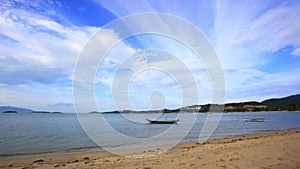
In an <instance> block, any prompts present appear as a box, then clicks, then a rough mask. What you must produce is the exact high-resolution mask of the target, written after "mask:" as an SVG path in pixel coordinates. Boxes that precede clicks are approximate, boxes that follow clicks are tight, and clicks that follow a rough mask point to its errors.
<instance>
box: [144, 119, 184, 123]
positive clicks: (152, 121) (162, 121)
mask: <svg viewBox="0 0 300 169" xmlns="http://www.w3.org/2000/svg"><path fill="white" fill-rule="evenodd" d="M147 121H149V122H150V123H151V124H175V123H177V122H178V120H161V121H157V120H149V119H147Z"/></svg>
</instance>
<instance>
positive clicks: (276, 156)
mask: <svg viewBox="0 0 300 169" xmlns="http://www.w3.org/2000/svg"><path fill="white" fill-rule="evenodd" d="M160 151H161V150H160V149H159V148H145V149H138V150H132V151H129V150H127V152H128V153H133V154H135V155H138V156H139V157H144V156H147V154H152V155H153V154H159V152H160ZM299 157H300V129H295V130H286V131H274V132H266V133H260V134H250V135H240V136H234V137H229V138H223V139H215V140H209V141H206V142H204V143H195V142H191V143H182V144H179V145H177V146H176V147H174V148H172V149H171V150H169V151H167V152H164V153H162V154H160V155H155V156H153V157H148V158H127V157H124V156H118V155H114V154H111V153H108V152H90V153H79V154H65V155H47V156H39V157H30V158H22V159H13V160H1V161H0V168H23V169H30V168H95V169H96V168H124V169H127V168H128V169H132V168H141V169H152V168H178V169H179V168H180V169H181V168H195V169H196V168H209V169H210V168H236V169H239V168H270V169H277V168H278V169H279V168H284V169H286V168H289V169H292V168H300V158H299Z"/></svg>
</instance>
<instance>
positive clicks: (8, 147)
mask: <svg viewBox="0 0 300 169" xmlns="http://www.w3.org/2000/svg"><path fill="white" fill-rule="evenodd" d="M209 116H210V117H209ZM178 117H180V118H179V119H180V121H179V122H178V124H149V123H148V122H147V120H146V119H152V120H153V119H160V120H165V119H167V120H172V119H176V118H178ZM209 118H210V119H209ZM245 118H265V121H264V122H244V121H243V119H245ZM99 119H100V120H99ZM206 123H207V124H210V125H208V126H212V127H211V128H210V129H211V130H209V131H211V133H209V134H207V133H206V134H204V135H203V133H202V134H201V132H203V131H205V130H204V129H205V127H206V129H207V126H206ZM87 124H88V125H87ZM0 126H1V127H0V159H11V158H20V157H24V156H25V157H26V156H34V155H43V154H64V153H77V152H91V151H104V150H105V149H106V148H115V149H120V150H122V149H127V148H131V147H134V145H136V144H137V143H139V144H141V143H142V146H143V145H144V146H147V144H143V141H144V142H145V143H146V142H147V141H148V142H149V138H155V139H153V140H155V143H156V144H162V145H163V144H168V143H170V142H171V140H173V141H174V140H176V141H177V142H178V143H179V142H196V141H199V139H200V140H201V137H204V136H206V137H208V138H207V139H215V138H225V137H228V136H234V135H241V134H252V133H260V132H265V131H275V130H286V129H295V128H300V113H299V112H235V113H223V114H218V113H198V114H192V113H180V115H179V114H177V113H170V114H147V113H141V114H136V113H129V114H126V115H123V114H80V116H78V115H77V114H75V113H62V114H58V113H7V114H6V113H0ZM87 126H88V127H87ZM214 126H215V127H214ZM169 130H170V131H171V130H173V133H172V132H169ZM91 131H92V132H91ZM174 131H175V132H174ZM168 132H169V133H168ZM116 133H118V134H119V137H115V136H116ZM95 135H96V136H95ZM161 135H164V137H160V136H161ZM95 138H96V139H97V138H100V139H99V140H96V141H95ZM123 138H124V139H123ZM128 138H130V141H128ZM132 140H137V141H136V142H134V141H132ZM202 140H203V139H202ZM152 142H153V141H152ZM177 142H176V143H177Z"/></svg>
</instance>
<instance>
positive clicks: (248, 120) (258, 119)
mask: <svg viewBox="0 0 300 169" xmlns="http://www.w3.org/2000/svg"><path fill="white" fill-rule="evenodd" d="M264 121H265V118H255V119H244V122H264Z"/></svg>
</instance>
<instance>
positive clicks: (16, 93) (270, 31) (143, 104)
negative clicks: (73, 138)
mask: <svg viewBox="0 0 300 169" xmlns="http://www.w3.org/2000/svg"><path fill="white" fill-rule="evenodd" d="M145 12H154V13H157V15H158V16H159V13H164V14H170V15H172V16H176V17H179V18H182V19H184V20H185V21H187V22H189V23H191V24H193V25H194V26H195V27H196V28H197V29H199V30H200V31H201V32H202V33H203V34H204V35H205V37H206V38H207V39H208V40H209V42H210V43H211V45H212V46H213V47H214V49H215V51H216V53H217V54H218V58H219V61H220V63H221V65H222V69H223V71H224V77H225V86H226V89H225V91H224V92H225V102H235V101H250V100H257V101H262V100H264V99H268V98H274V97H284V96H288V95H292V94H298V93H300V78H299V73H300V67H299V65H300V38H299V37H300V22H299V16H300V1H294V0H289V1H281V0H264V1H256V2H254V1H250V0H246V1H245V0H241V1H239V0H234V1H233V0H232V1H231V0H228V1H221V0H220V1H219V0H215V1H214V0H191V1H179V0H178V1H176V0H174V1H160V0H148V1H147V0H144V1H139V0H131V1H122V0H116V1H109V0H74V1H69V0H40V1H39V0H37V1H27V0H0V94H1V97H0V106H18V107H25V108H30V109H34V110H48V111H63V112H74V105H76V102H75V103H74V99H73V77H74V71H75V69H76V64H77V61H78V58H79V57H80V55H81V52H82V50H83V49H84V48H85V47H86V45H87V44H88V42H89V40H90V39H91V38H92V37H93V36H94V35H95V34H97V33H98V32H99V31H101V32H102V34H101V39H100V40H101V44H98V45H102V46H105V45H109V44H110V43H111V41H114V40H119V41H120V43H118V44H117V45H115V46H113V47H112V48H111V50H110V51H109V52H108V53H107V55H105V56H104V58H103V60H102V62H101V63H99V64H98V65H97V72H96V74H95V75H94V81H93V83H94V87H95V88H94V97H95V100H96V102H97V104H98V106H99V107H101V111H111V110H116V109H118V110H119V109H129V108H134V109H137V110H146V109H159V108H177V107H180V106H186V105H192V104H205V103H211V102H212V92H213V89H212V84H211V83H212V82H211V79H210V77H209V75H208V73H207V70H206V69H205V65H204V64H203V63H202V62H201V61H199V59H197V56H196V55H195V53H193V52H192V50H191V49H189V48H188V47H187V46H185V45H184V44H183V43H181V42H179V41H176V40H175V39H172V38H170V37H167V36H163V35H154V34H144V35H137V36H132V37H129V38H127V39H123V38H121V37H119V36H118V34H117V33H116V32H115V31H114V30H113V29H108V28H105V25H107V24H109V23H110V22H112V21H115V20H117V19H122V17H125V16H128V15H133V14H139V13H145ZM140 24H141V25H142V26H145V24H147V21H144V22H142V23H140ZM166 26H168V25H166ZM182 31H183V32H184V30H182ZM147 49H160V50H163V51H165V52H162V53H160V55H155V54H153V53H151V51H150V52H148V53H147ZM145 51H146V52H145ZM143 52H144V53H143ZM156 54H157V53H156ZM143 66H148V67H159V68H160V69H154V68H153V69H144V70H142V71H141V70H140V68H141V67H143ZM184 66H185V67H184ZM166 70H167V71H166ZM187 70H188V71H187ZM134 71H135V72H138V73H137V74H133V72H134ZM169 71H171V72H169ZM126 72H130V75H134V76H133V78H132V79H131V81H130V84H128V86H127V87H128V88H126V90H127V93H126V97H127V98H129V100H130V102H131V103H130V104H131V107H130V106H129V107H128V105H125V104H124V103H123V100H122V98H123V95H122V94H124V93H123V92H122V91H120V90H119V89H120V87H117V88H115V87H114V85H115V86H120V85H121V86H122V81H121V79H122V77H124V76H128V74H127V75H126ZM189 75H191V77H193V80H194V82H195V85H196V88H197V94H198V95H199V100H193V99H187V101H186V102H184V104H183V103H182V95H185V93H193V92H194V88H193V87H188V86H189V85H190V84H188V83H185V81H186V79H187V77H189ZM82 80H84V79H82ZM194 82H193V83H194ZM178 84H183V86H184V87H183V88H180V86H178ZM186 97H189V96H188V95H187V96H186ZM190 98H192V97H190ZM83 99H84V97H83ZM116 102H118V103H117V104H118V105H116ZM84 108H85V109H82V110H83V111H93V110H91V109H90V108H89V106H88V103H87V104H86V105H85V106H84Z"/></svg>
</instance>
